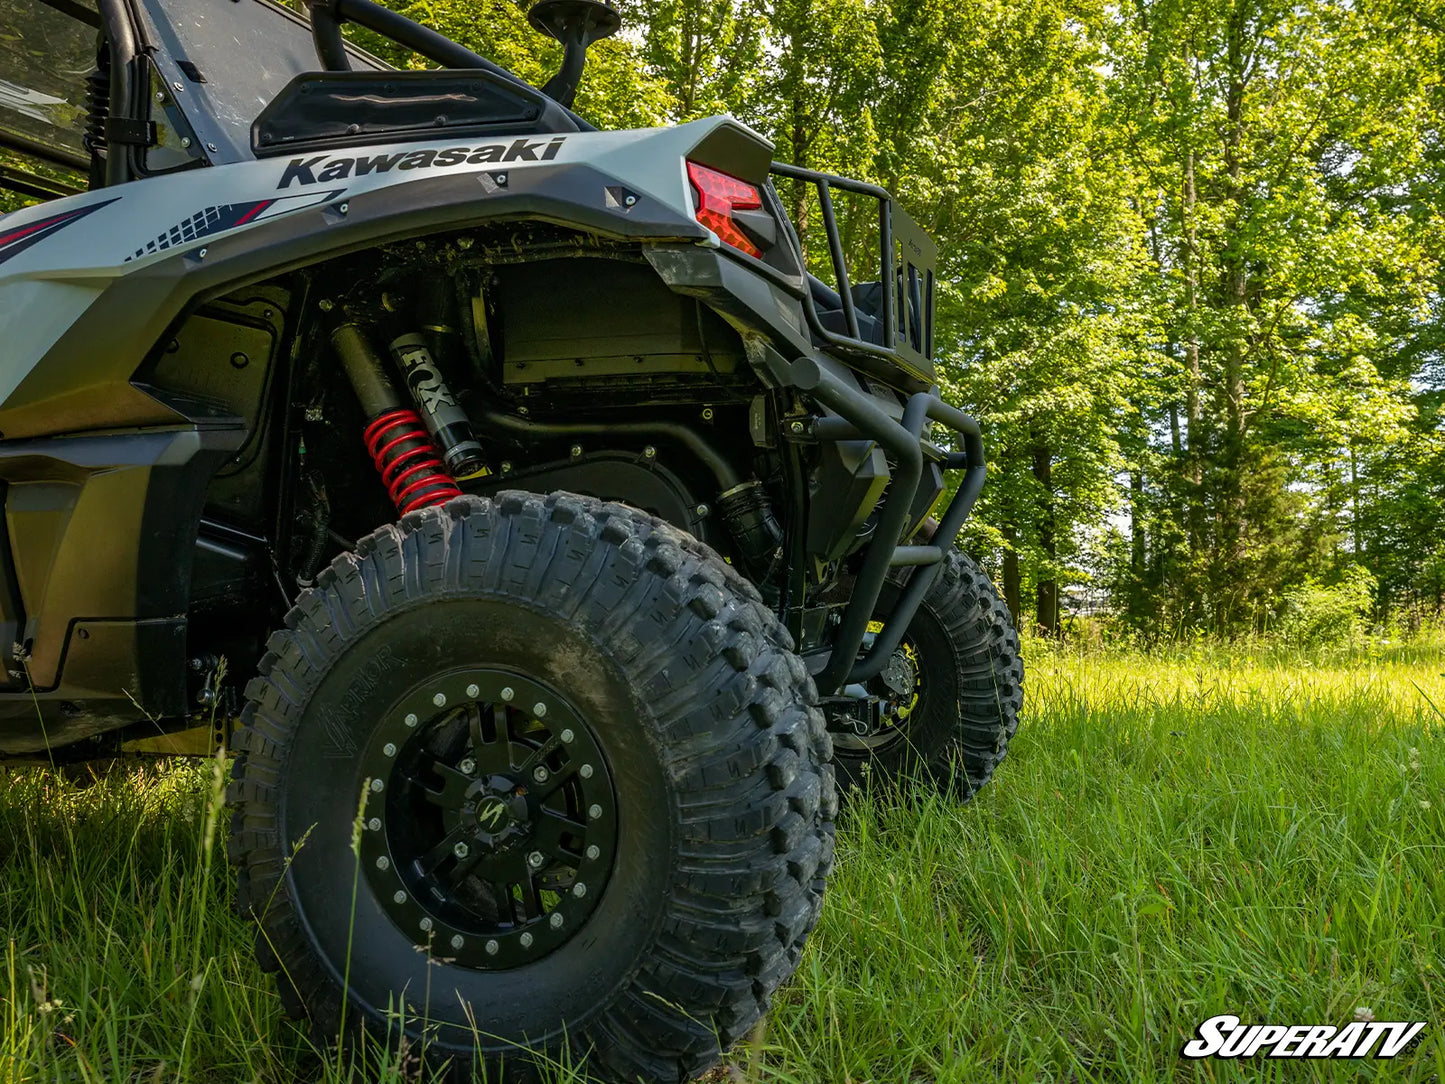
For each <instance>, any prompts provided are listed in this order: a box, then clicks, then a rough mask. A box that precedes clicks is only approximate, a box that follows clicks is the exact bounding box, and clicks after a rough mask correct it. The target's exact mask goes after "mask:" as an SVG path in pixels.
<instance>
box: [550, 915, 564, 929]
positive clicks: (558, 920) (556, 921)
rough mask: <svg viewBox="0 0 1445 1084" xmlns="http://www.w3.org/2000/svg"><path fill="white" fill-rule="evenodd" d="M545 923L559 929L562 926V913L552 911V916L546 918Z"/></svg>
mask: <svg viewBox="0 0 1445 1084" xmlns="http://www.w3.org/2000/svg"><path fill="white" fill-rule="evenodd" d="M547 924H548V925H549V926H551V927H552V929H554V930H560V929H561V928H562V913H561V912H560V911H553V912H552V917H551V918H549V919H548V920H547Z"/></svg>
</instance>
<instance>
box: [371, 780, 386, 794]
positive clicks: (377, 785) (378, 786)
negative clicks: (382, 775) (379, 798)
mask: <svg viewBox="0 0 1445 1084" xmlns="http://www.w3.org/2000/svg"><path fill="white" fill-rule="evenodd" d="M371 789H372V790H374V791H376V792H377V793H378V794H380V793H381V792H382V791H383V790H385V789H386V784H385V783H383V782H382V781H381V780H380V779H373V780H372V781H371Z"/></svg>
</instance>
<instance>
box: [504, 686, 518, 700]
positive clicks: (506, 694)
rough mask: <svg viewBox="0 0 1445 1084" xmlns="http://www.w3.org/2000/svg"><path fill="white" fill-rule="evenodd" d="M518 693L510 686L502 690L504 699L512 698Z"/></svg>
mask: <svg viewBox="0 0 1445 1084" xmlns="http://www.w3.org/2000/svg"><path fill="white" fill-rule="evenodd" d="M516 695H517V694H516V693H514V692H512V690H511V689H510V688H508V689H503V690H502V699H503V700H511V699H512V697H514V696H516Z"/></svg>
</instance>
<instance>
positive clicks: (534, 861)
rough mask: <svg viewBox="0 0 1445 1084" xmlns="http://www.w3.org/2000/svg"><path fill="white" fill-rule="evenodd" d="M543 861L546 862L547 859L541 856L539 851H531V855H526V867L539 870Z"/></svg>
mask: <svg viewBox="0 0 1445 1084" xmlns="http://www.w3.org/2000/svg"><path fill="white" fill-rule="evenodd" d="M545 861H547V859H546V858H544V857H543V856H542V852H541V851H533V852H532V853H531V854H529V855H527V865H529V866H531V867H532V868H533V869H541V868H542V863H543V862H545Z"/></svg>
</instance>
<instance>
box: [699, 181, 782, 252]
mask: <svg viewBox="0 0 1445 1084" xmlns="http://www.w3.org/2000/svg"><path fill="white" fill-rule="evenodd" d="M687 178H688V180H690V181H691V182H692V186H693V188H695V189H697V195H698V204H697V211H696V212H695V213H696V216H697V220H698V221H699V222H701V223H702V224H703V225H704V226H706V227H707V228H708V229H710V230H712V232H713V233H715V234H717V235H718V239H719V240H721V241H722V242H723V244H725V245H730V246H732V247H733V248H735V249H738V250H739V251H740V252H746V253H747V254H748V255H749V256H761V255H762V254H763V250H762V249H760V248H759V247H758V246H757V245H756V244H754V243H753V240H752V239H751V238H750V237H748V235H747V234H745V233H744V232H743V231H742V228H741V227H740V226H739V225H738V224H737V222H735V221H734V220H733V212H734V211H756V210H759V209H760V208H761V207H762V205H763V197H762V195H761V194H760V193H759V192H758V189H757V186H756V185H751V184H748V183H747V182H746V181H740V180H738V179H737V178H736V177H729V176H728V175H727V174H726V173H719V172H718V171H717V170H715V169H708V168H707V166H700V165H698V164H697V163H696V162H689V163H688V164H687Z"/></svg>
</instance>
